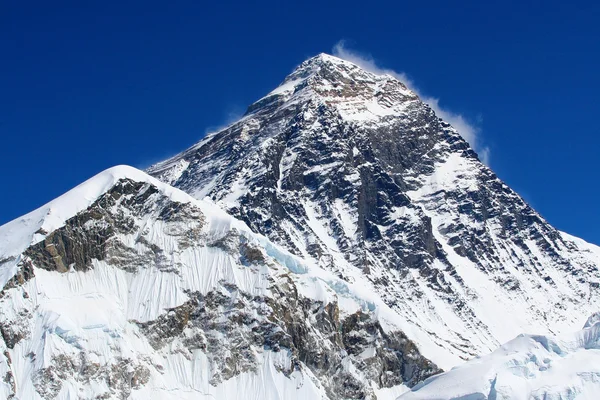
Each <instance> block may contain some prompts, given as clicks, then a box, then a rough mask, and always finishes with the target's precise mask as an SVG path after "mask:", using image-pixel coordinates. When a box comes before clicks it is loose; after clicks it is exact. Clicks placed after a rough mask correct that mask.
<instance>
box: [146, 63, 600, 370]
mask: <svg viewBox="0 0 600 400" xmlns="http://www.w3.org/2000/svg"><path fill="white" fill-rule="evenodd" d="M148 172H149V173H150V174H151V175H153V176H156V177H157V178H159V179H161V180H163V181H165V182H168V183H170V184H172V185H174V186H176V187H178V188H181V189H182V190H184V191H186V192H187V193H190V194H191V195H192V196H194V197H196V198H204V196H208V197H209V198H211V199H212V200H213V201H215V202H216V203H217V204H219V205H220V206H221V207H223V208H224V209H226V210H227V211H228V212H229V213H231V214H232V215H234V216H236V217H238V218H240V219H242V220H243V221H245V222H246V223H247V224H248V225H249V226H250V227H251V229H252V230H253V231H256V232H260V233H262V234H264V235H265V236H267V237H268V238H269V239H270V240H272V241H273V242H275V243H277V244H279V245H280V246H282V247H285V248H287V249H288V250H289V251H290V252H292V253H294V254H296V255H298V256H301V257H302V258H304V259H307V260H312V262H313V263H314V264H315V265H318V266H319V267H320V268H322V269H323V270H326V271H330V272H331V273H333V274H335V275H336V276H338V277H340V278H341V279H342V280H344V281H345V282H348V283H360V285H361V286H362V287H364V289H365V291H367V292H371V293H373V294H374V295H375V296H376V297H378V298H379V299H381V300H382V301H383V302H384V303H385V304H386V305H387V306H388V307H389V308H390V309H392V310H393V312H394V313H396V314H397V315H398V316H399V318H400V320H402V321H403V322H402V330H403V331H404V332H406V334H407V335H408V336H409V337H410V338H411V339H412V340H413V341H415V343H416V344H417V346H418V347H419V348H420V350H421V351H422V353H423V354H424V355H425V356H426V357H428V358H429V359H431V360H433V361H434V362H435V363H436V364H438V365H439V366H440V367H442V368H444V369H449V368H451V367H452V366H454V365H457V364H459V363H461V362H462V361H463V360H467V359H470V358H472V357H474V356H476V355H479V354H485V353H487V352H490V351H492V350H494V349H495V348H497V347H498V346H499V345H500V344H501V343H504V342H506V341H508V340H510V339H511V338H513V337H515V336H516V335H518V334H520V333H522V332H532V331H533V332H539V333H541V334H552V333H561V332H569V331H571V330H572V329H573V327H575V326H580V325H581V324H582V323H583V321H585V319H586V317H587V316H588V315H589V314H591V313H592V312H594V311H596V309H595V308H596V307H595V304H597V303H598V301H599V300H600V299H599V288H600V272H599V270H598V266H599V265H600V251H599V250H598V248H597V247H596V246H593V245H588V244H586V243H585V242H583V241H581V240H579V239H574V238H572V237H570V236H568V235H564V234H562V233H561V232H558V231H557V230H556V229H554V228H553V227H552V226H550V225H549V224H548V223H547V222H546V221H545V220H544V219H543V218H542V217H541V216H540V215H539V214H538V213H537V212H536V211H535V210H533V209H532V208H531V207H530V206H529V205H528V204H527V203H525V202H524V201H523V199H521V198H520V197H519V196H518V195H517V194H516V193H515V192H514V191H512V190H511V189H510V188H509V187H508V186H507V185H506V184H504V183H503V182H502V181H501V180H499V179H498V177H497V176H496V175H495V174H494V173H493V172H492V171H491V170H490V169H489V168H487V167H486V166H485V165H483V164H482V163H481V162H480V161H479V159H478V157H477V155H476V154H475V153H474V152H473V150H472V149H471V148H470V147H469V145H468V143H466V142H465V141H464V140H463V138H462V137H461V136H460V133H459V132H457V131H456V130H455V129H454V128H453V127H451V126H450V125H449V124H448V123H446V122H444V121H442V120H440V119H439V118H438V117H437V116H436V115H435V113H434V112H433V110H432V109H431V108H430V107H429V106H428V105H427V104H425V103H423V102H422V101H421V100H420V99H419V98H418V96H416V95H415V94H414V93H413V92H411V91H410V90H409V89H407V88H406V86H405V85H404V84H402V82H400V81H398V80H397V79H395V78H393V77H391V76H388V75H381V76H379V75H374V74H372V73H369V72H367V71H364V70H362V69H361V68H359V67H358V66H356V65H354V64H352V63H350V62H347V61H344V60H340V59H338V58H335V57H332V56H328V55H325V54H321V55H318V56H316V57H313V58H311V59H309V60H307V61H305V62H304V63H302V64H301V65H300V66H298V67H297V68H296V69H295V70H294V71H293V72H292V73H291V74H290V75H289V76H288V77H287V78H286V79H285V80H284V81H283V83H282V84H281V85H280V86H279V87H278V88H276V89H275V90H274V91H272V92H271V93H269V94H268V95H267V96H265V97H263V98H262V99H260V100H258V101H257V102H255V103H254V104H252V105H251V106H250V107H249V108H248V111H247V113H246V115H245V116H244V117H243V118H242V119H240V120H239V121H237V122H235V123H233V124H231V125H230V126H229V127H227V128H226V129H223V130H221V131H219V132H215V133H213V134H211V135H209V136H207V137H206V138H204V139H203V140H202V141H200V142H199V143H198V144H196V145H194V146H192V147H191V148H190V149H188V150H186V151H184V152H183V153H181V154H179V155H177V156H175V157H173V158H172V159H170V160H166V161H164V162H162V163H159V164H157V165H155V166H153V167H151V168H150V169H149V170H148ZM432 342H433V345H432Z"/></svg>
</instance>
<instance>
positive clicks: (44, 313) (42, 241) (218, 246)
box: [0, 166, 439, 399]
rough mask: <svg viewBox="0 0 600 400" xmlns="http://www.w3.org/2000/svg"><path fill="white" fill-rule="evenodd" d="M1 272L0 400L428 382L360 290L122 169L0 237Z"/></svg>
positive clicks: (396, 327)
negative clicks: (2, 399)
mask: <svg viewBox="0 0 600 400" xmlns="http://www.w3.org/2000/svg"><path fill="white" fill-rule="evenodd" d="M0 259H1V260H2V266H1V267H0V273H1V276H2V279H3V280H2V282H1V283H2V290H1V291H0V310H1V313H0V334H1V340H0V354H1V355H0V377H2V379H1V381H0V398H9V399H73V398H83V399H92V398H104V399H121V398H125V397H127V398H131V399H186V398H189V399H192V398H193V399H202V398H207V399H208V398H219V399H225V398H227V399H320V398H322V399H325V398H329V399H339V398H374V396H375V395H376V394H380V396H379V398H381V395H384V394H388V395H389V396H393V395H394V393H396V394H397V393H399V392H402V391H403V390H406V388H407V386H406V385H409V386H412V385H414V384H416V383H418V382H420V381H422V380H423V379H424V378H426V377H427V376H430V375H432V374H433V373H435V372H438V371H439V370H438V369H437V368H436V367H435V365H433V364H432V363H430V362H429V361H428V360H427V359H425V358H423V357H422V356H421V355H420V354H419V352H418V350H417V349H416V347H415V345H414V343H412V342H411V341H410V340H408V339H407V338H406V335H405V334H404V333H403V332H402V331H401V329H400V324H399V323H398V321H397V320H398V318H397V316H396V315H395V314H394V313H393V312H392V311H391V310H390V309H389V308H388V307H387V306H386V305H385V304H384V303H383V302H381V301H380V300H378V299H377V297H376V296H372V294H370V293H368V292H365V291H364V290H363V289H362V288H361V286H360V285H349V284H347V283H346V282H344V281H343V280H341V279H339V278H338V277H336V276H334V275H333V274H331V273H329V272H327V271H324V270H322V269H320V268H317V267H316V266H315V265H312V264H310V263H305V262H303V261H302V260H300V259H299V258H297V257H295V256H293V255H291V254H290V253H288V252H287V251H285V250H282V249H280V248H279V247H277V246H275V245H273V244H272V243H271V242H270V241H268V240H267V239H266V238H265V237H263V236H261V235H257V234H254V233H253V232H251V231H250V229H249V228H248V227H247V226H246V225H245V224H244V223H243V222H240V221H238V220H236V219H234V218H232V217H231V216H229V215H227V214H226V213H225V212H223V211H221V210H220V209H219V208H218V207H217V206H216V205H215V204H213V203H211V202H209V201H201V200H195V199H193V198H192V197H190V196H189V195H187V194H185V193H184V192H182V191H180V190H178V189H174V188H172V187H170V186H169V185H167V184H164V183H162V182H159V181H157V180H156V179H154V178H152V177H150V176H148V175H146V174H145V173H143V172H141V171H138V170H136V169H134V168H131V167H125V166H121V167H116V168H112V169H109V170H107V171H105V172H103V173H101V174H99V175H97V176H95V177H93V178H92V179H90V180H88V181H86V182H85V183H83V184H81V185H80V186H78V187H76V188H75V189H73V190H71V191H70V192H68V193H66V194H65V195H63V196H61V197H59V198H58V199H56V200H54V201H52V202H50V203H48V204H47V205H45V206H43V207H41V208H40V209H38V210H36V211H34V212H32V213H30V214H27V215H25V216H24V217H22V218H19V219H17V220H15V221H12V222H10V223H8V224H6V225H4V226H2V227H0Z"/></svg>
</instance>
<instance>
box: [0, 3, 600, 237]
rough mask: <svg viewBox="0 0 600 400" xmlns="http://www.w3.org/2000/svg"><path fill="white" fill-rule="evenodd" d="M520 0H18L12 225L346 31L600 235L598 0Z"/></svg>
mask: <svg viewBox="0 0 600 400" xmlns="http://www.w3.org/2000/svg"><path fill="white" fill-rule="evenodd" d="M259 3H260V5H258V4H259ZM403 3H405V4H403ZM522 3H523V2H498V3H490V2H480V1H477V2H473V3H471V4H469V3H468V2H464V1H463V2H456V3H450V2H439V3H436V2H435V1H427V2H419V1H411V2H398V1H393V2H391V1H390V2H387V3H384V2H353V1H344V2H309V1H303V2H294V3H292V2H274V3H268V2H241V1H240V2H235V3H230V2H226V1H224V2H201V1H189V2H185V1H173V2H162V4H158V3H153V2H110V1H104V2H101V3H100V2H98V3H94V2H72V3H66V2H53V3H49V2H39V3H37V4H36V1H32V2H8V1H6V2H3V4H2V5H0V51H1V53H0V60H1V61H0V137H1V139H2V142H1V147H0V148H1V149H2V152H1V156H0V178H1V179H2V186H1V187H2V191H1V193H0V224H1V223H4V222H7V221H9V220H11V219H13V218H16V217H18V216H20V215H22V214H24V213H26V212H28V211H30V210H32V209H34V208H36V207H38V206H40V205H42V204H44V203H45V202H47V201H49V200H51V199H52V198H54V197H56V196H58V195H60V194H61V193H63V192H65V191H66V190H68V189H70V188H71V187H73V186H75V185H77V184H78V183H80V182H81V181H83V180H85V179H87V178H89V177H90V176H92V175H93V174H95V173H97V172H99V171H101V170H103V169H105V168H108V167H110V166H113V165H116V164H129V165H133V166H137V167H146V166H148V165H149V164H151V163H153V162H156V161H159V160H161V159H163V158H166V157H167V156H169V155H172V154H174V153H176V152H178V151H181V150H183V149H185V148H186V147H187V146H189V145H191V144H193V143H194V142H196V141H197V140H198V139H200V138H201V137H202V136H203V134H204V133H205V132H206V131H207V130H209V129H210V128H211V127H216V126H219V125H222V124H224V123H225V122H227V121H228V120H229V119H230V118H231V117H232V116H235V115H239V114H240V113H242V112H243V111H244V110H245V107H246V106H247V105H248V104H250V103H251V102H252V101H254V100H256V99H258V98H260V97H262V96H263V95H264V94H266V93H267V92H268V91H270V90H271V89H272V88H274V87H275V86H276V85H277V84H278V83H279V82H280V81H281V80H282V79H283V78H284V77H285V75H287V73H289V72H290V71H291V70H292V69H293V67H294V66H295V65H297V64H299V63H300V62H301V61H303V60H304V59H305V58H308V57H309V56H312V55H315V54H317V53H319V52H331V50H332V48H333V46H334V45H335V44H336V43H337V42H338V41H340V40H345V41H346V42H345V43H346V46H347V47H349V48H351V49H352V50H354V51H357V52H361V53H363V54H370V55H371V56H372V57H373V58H374V60H375V61H376V62H377V63H378V65H380V66H382V67H386V68H390V69H393V70H396V71H403V72H405V73H407V74H408V76H409V77H410V78H411V79H412V80H413V82H414V84H415V85H416V86H417V87H418V88H419V89H420V92H421V93H423V94H425V95H427V96H433V97H436V98H439V99H440V104H441V105H442V106H443V107H444V108H446V109H449V110H451V111H453V112H455V113H460V114H461V115H463V116H464V117H466V118H467V119H468V120H469V121H471V123H473V124H475V125H477V127H478V128H479V130H480V137H481V140H482V141H483V142H484V143H485V145H487V146H488V147H489V148H490V151H491V157H490V164H491V166H492V168H493V169H494V170H495V171H496V173H497V174H498V175H499V176H500V177H501V178H502V179H504V180H505V181H506V182H507V183H508V184H509V185H510V186H511V187H513V188H514V189H515V190H517V191H518V192H519V193H520V194H521V195H523V196H524V197H525V199H526V200H528V201H529V202H530V203H531V204H532V205H533V206H534V207H535V208H536V209H537V210H538V211H539V212H540V213H541V214H542V215H543V216H544V217H545V218H546V219H547V220H549V221H550V222H551V223H552V224H554V225H555V226H556V227H558V228H559V229H562V230H565V231H567V232H569V233H572V234H574V235H577V236H580V237H583V238H584V239H587V240H588V241H591V242H595V243H599V244H600V230H599V229H598V226H600V212H599V211H598V196H599V195H600V187H599V185H598V182H599V179H598V175H599V173H600V168H599V165H598V163H599V157H598V155H597V154H598V146H599V145H600V128H599V124H598V118H599V117H600V101H599V100H598V94H599V93H600V74H599V72H598V65H599V62H600V24H599V23H598V21H599V19H600V6H599V5H598V4H597V2H592V1H589V2H579V4H578V5H570V4H568V2H552V1H550V2H532V1H528V2H524V3H528V4H522Z"/></svg>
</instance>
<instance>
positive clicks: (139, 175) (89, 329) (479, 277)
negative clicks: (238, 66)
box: [0, 54, 600, 400]
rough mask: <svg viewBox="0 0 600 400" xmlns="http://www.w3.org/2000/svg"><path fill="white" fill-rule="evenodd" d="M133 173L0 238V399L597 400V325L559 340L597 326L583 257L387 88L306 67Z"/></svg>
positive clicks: (422, 107) (385, 81) (365, 75)
mask: <svg viewBox="0 0 600 400" xmlns="http://www.w3.org/2000/svg"><path fill="white" fill-rule="evenodd" d="M147 172H148V173H149V174H150V175H152V176H149V175H147V174H146V173H144V172H141V171H139V170H136V169H134V168H131V167H115V168H112V169H110V170H107V171H105V172H103V173H101V174H99V175H97V176H95V177H93V178H91V179H90V180H89V181H86V182H85V183H83V184H81V185H80V186H78V187H76V188H75V189H73V190H71V191H70V192H68V193H66V194H65V195H63V196H61V197H59V198H58V199H56V200H54V201H52V202H50V203H48V204H47V205H45V206H43V207H41V208H40V209H38V210H36V211H33V212H32V213H30V214H27V215H25V216H23V217H21V218H19V219H17V220H14V221H12V222H10V223H8V224H6V225H4V226H1V227H0V288H2V290H1V291H0V334H1V340H0V350H1V351H0V378H1V379H0V399H1V398H9V399H13V400H16V399H20V400H24V399H51V398H52V399H53V398H56V399H74V398H82V399H100V398H101V399H122V398H132V399H188V398H189V399H209V398H210V399H257V400H258V399H331V400H336V399H379V400H382V399H395V398H396V397H398V396H400V395H401V394H403V393H405V392H406V393H405V394H404V396H407V398H419V399H421V398H452V397H453V396H454V397H457V396H463V395H464V396H471V397H469V398H472V399H478V398H482V399H485V398H490V399H501V398H511V397H510V395H511V393H512V394H514V393H517V392H516V391H513V392H509V391H507V390H504V389H503V388H506V387H507V385H508V386H510V385H512V384H513V383H514V382H517V381H518V383H519V384H521V383H523V382H527V383H523V384H524V385H529V386H527V387H528V388H529V389H528V390H529V392H525V391H523V392H522V393H519V395H522V398H528V397H527V396H534V395H535V396H538V397H539V398H544V397H543V396H544V395H547V396H549V397H548V398H559V397H558V396H563V398H564V397H566V396H567V395H568V396H571V395H573V394H575V395H577V394H581V393H584V394H585V393H591V392H590V391H593V390H595V389H597V383H595V382H597V379H596V378H595V377H596V376H597V368H596V367H595V366H594V365H600V364H598V361H596V358H597V357H598V355H597V354H596V353H597V351H598V350H597V349H598V347H597V346H596V344H595V343H596V342H597V339H593V338H592V339H589V338H591V337H592V336H593V337H596V336H594V335H596V334H595V333H594V332H596V330H597V328H596V326H597V325H594V321H588V324H587V325H589V326H587V327H586V329H585V330H584V331H583V332H582V333H578V334H577V335H575V336H573V334H570V335H571V336H565V335H569V332H571V331H574V330H575V329H577V328H579V327H580V326H581V325H583V323H584V322H585V321H586V319H587V318H588V316H589V315H591V314H592V313H593V312H595V311H597V309H598V304H599V303H598V298H599V292H600V272H599V270H598V268H599V266H600V248H598V247H596V246H594V245H591V244H588V243H586V242H584V241H582V240H581V239H577V238H574V237H571V236H569V235H567V234H565V233H562V232H559V231H557V230H556V229H554V228H553V227H552V226H550V225H549V224H548V223H547V222H546V221H545V220H544V219H543V218H542V217H541V216H540V215H539V214H537V213H536V212H535V210H533V209H532V208H531V207H530V206H529V205H527V204H526V203H525V202H524V201H523V200H522V199H521V198H520V197H519V196H518V195H517V194H516V193H515V192H513V191H512V190H511V189H510V188H509V187H508V186H506V185H505V184H504V183H503V182H502V181H500V180H499V179H498V178H497V177H496V176H495V175H494V173H493V172H492V171H491V170H490V169H489V168H487V167H486V166H485V165H483V164H482V163H481V162H480V161H479V159H478V157H477V155H476V154H475V152H474V151H473V150H472V149H471V148H470V146H469V145H468V144H467V143H466V142H465V141H464V140H463V138H462V137H461V136H460V134H459V133H458V132H457V131H456V130H455V129H454V128H452V127H451V126H450V125H449V124H447V123H446V122H444V121H442V120H440V119H439V118H437V117H436V115H435V113H434V111H433V110H432V109H431V108H430V107H429V106H428V105H427V104H425V103H423V102H422V101H421V100H420V99H419V98H418V96H417V95H416V94H415V93H413V92H412V91H410V90H409V89H408V88H407V87H406V86H405V85H404V84H403V83H402V82H400V81H398V80H397V79H395V78H394V77H391V76H387V75H382V76H379V75H375V74H372V73H370V72H368V71H365V70H363V69H361V68H359V67H358V66H356V65H354V64H352V63H350V62H347V61H343V60H340V59H338V58H335V57H332V56H328V55H324V54H321V55H318V56H316V57H314V58H311V59H309V60H307V61H305V62H304V63H303V64H301V65H300V66H299V67H297V68H296V69H295V70H294V71H293V72H292V74H290V75H289V76H288V77H287V78H286V79H285V80H284V82H283V83H282V84H281V85H280V86H279V87H278V88H276V89H275V90H274V91H272V92H271V93H269V94H268V95H267V96H265V97H263V98H262V99H260V100H258V101H257V102H255V103H254V104H252V105H251V106H250V107H249V108H248V111H247V113H246V115H245V116H244V117H242V118H241V119H240V120H239V121H237V122H235V123H233V124H232V125H230V126H229V127H227V128H225V129H223V130H221V131H219V132H216V133H213V134H211V135H209V136H207V137H205V138H204V139H203V140H202V141H200V142H199V143H197V144H196V145H194V146H192V147H191V148H190V149H188V150H186V151H184V152H183V153H181V154H179V155H177V156H175V157H173V158H171V159H169V160H166V161H164V162H162V163H159V164H157V165H155V166H153V167H151V168H150V169H149V170H148V171H147ZM525 332H526V333H532V334H536V335H543V336H532V335H530V336H521V337H520V338H518V339H516V340H513V341H511V342H509V343H508V344H506V345H504V346H503V347H502V348H500V349H499V350H497V351H495V352H494V353H492V354H491V355H489V356H484V355H485V354H487V353H490V352H492V351H494V350H495V349H496V348H497V347H498V346H500V344H501V343H505V342H507V341H509V340H511V339H513V338H514V337H515V336H517V335H520V334H522V333H525ZM556 335H559V336H560V339H553V337H555V336H556ZM578 338H587V339H585V340H587V341H584V340H583V339H582V340H579V339H578ZM588 339H589V340H588ZM544 346H545V347H544ZM557 349H558V350H557ZM584 350H585V351H584ZM567 354H568V355H569V357H571V355H572V356H573V357H571V358H569V357H565V355H567ZM479 356H484V357H481V358H475V359H473V358H474V357H479ZM535 357H537V358H535ZM534 358H535V359H534ZM592 358H594V360H593V361H594V363H592V364H590V367H589V368H588V367H586V366H585V365H586V364H585V363H584V361H586V360H591V359H592ZM546 359H548V360H550V361H548V362H546V361H545V360H546ZM465 360H471V361H469V362H467V363H465ZM570 363H578V365H577V368H570V367H571V366H572V364H570ZM455 366H459V367H458V368H457V369H454V370H451V371H450V369H451V368H452V367H455ZM555 366H556V367H555ZM484 367H485V368H484ZM534 367H535V368H537V369H535V368H534ZM519 368H520V369H519ZM543 368H546V369H543ZM442 370H445V371H449V372H447V373H445V374H443V375H436V376H434V377H431V376H433V375H435V374H438V373H440V372H442ZM516 370H519V371H521V372H523V373H522V374H521V375H519V376H520V377H519V378H518V379H517V380H516V381H515V380H510V379H508V378H507V377H508V376H509V375H507V374H508V373H512V372H514V371H516ZM507 371H508V372H507ZM553 374H555V375H556V374H558V375H560V376H561V377H562V378H561V379H563V381H558V380H556V381H554V379H555V375H553ZM586 374H587V375H586ZM513 375H514V374H513ZM465 376H469V379H470V381H469V382H470V383H469V386H468V388H467V389H465V390H463V391H461V390H462V389H461V388H464V387H463V386H461V385H460V384H456V382H457V379H465V378H464V377H465ZM511 376H512V375H511ZM575 376H576V377H577V379H576V378H575ZM429 377H431V378H429ZM496 377H498V378H497V379H496ZM427 378H429V379H427ZM511 379H512V378H511ZM515 379H516V378H515ZM519 379H520V380H519ZM549 380H552V381H553V382H554V383H555V385H554V386H552V385H545V384H544V382H548V381H549ZM532 382H533V383H532ZM453 385H454V386H453ZM536 385H537V386H536ZM594 385H595V386H594ZM440 388H441V389H440ZM445 388H447V391H446V392H444V390H446V389H445ZM494 388H495V389H494ZM569 388H571V389H569ZM492 389H494V390H495V391H494V390H492ZM534 389H535V391H534ZM503 390H504V391H503ZM568 390H571V392H569V391H568ZM586 390H587V391H588V392H586ZM506 393H508V395H507V394H506ZM523 393H525V394H523ZM479 395H481V396H479ZM411 396H412V397H411ZM444 396H445V397H444ZM477 396H479V397H477ZM494 396H495V397H494ZM503 396H504V397H503ZM506 396H509V397H506ZM552 396H555V397H552ZM571 397H574V396H571ZM403 398H404V397H403Z"/></svg>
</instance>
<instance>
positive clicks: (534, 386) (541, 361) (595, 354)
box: [398, 322, 600, 400]
mask: <svg viewBox="0 0 600 400" xmlns="http://www.w3.org/2000/svg"><path fill="white" fill-rule="evenodd" d="M598 393H600V322H595V323H593V324H586V326H585V327H584V329H582V330H581V331H577V332H575V333H569V334H564V335H561V336H560V337H551V336H550V337H548V336H541V335H525V334H523V335H519V336H518V337H517V338H515V339H513V340H511V341H509V342H508V343H506V344H504V345H502V346H501V347H500V348H499V349H498V350H496V351H494V352H493V353H491V354H489V355H485V356H482V357H477V358H475V359H473V360H471V361H469V362H467V363H465V364H463V365H460V366H458V367H456V368H454V369H452V370H451V371H448V372H446V373H443V374H440V375H436V376H434V377H431V378H429V379H427V380H426V381H425V382H423V383H422V384H420V385H418V386H416V387H414V388H413V389H412V391H410V392H408V393H406V394H404V395H402V396H400V397H399V398H398V400H416V399H421V400H429V399H436V400H445V399H447V400H450V399H459V398H461V399H462V398H469V399H471V398H472V399H481V400H488V399H489V400H516V399H523V400H529V399H531V400H546V399H579V400H586V399H589V400H595V399H597V398H598Z"/></svg>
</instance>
